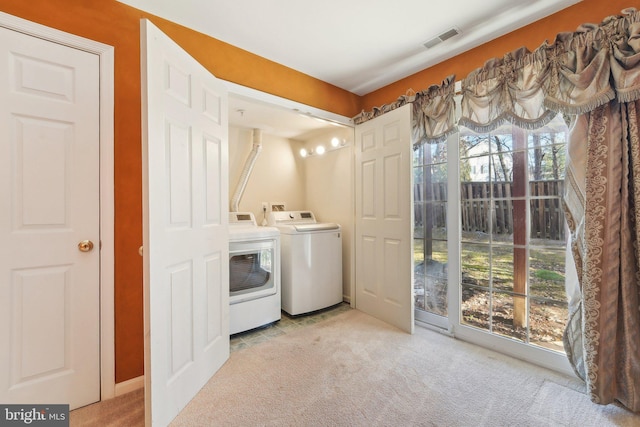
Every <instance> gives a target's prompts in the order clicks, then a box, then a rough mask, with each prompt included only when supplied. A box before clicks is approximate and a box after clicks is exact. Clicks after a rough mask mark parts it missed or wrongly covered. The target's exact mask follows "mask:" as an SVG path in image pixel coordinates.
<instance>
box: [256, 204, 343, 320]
mask: <svg viewBox="0 0 640 427" xmlns="http://www.w3.org/2000/svg"><path fill="white" fill-rule="evenodd" d="M268 225H269V226H272V227H275V228H277V229H278V230H280V245H281V246H280V248H281V251H280V253H281V267H282V310H284V311H285V312H287V313H288V314H290V315H297V314H304V313H309V312H312V311H316V310H320V309H323V308H326V307H330V306H332V305H336V304H339V303H341V302H342V232H341V229H340V225H339V224H335V223H318V222H316V219H315V216H314V215H313V213H312V212H310V211H276V212H270V213H269V219H268Z"/></svg>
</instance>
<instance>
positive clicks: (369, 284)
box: [355, 105, 414, 333]
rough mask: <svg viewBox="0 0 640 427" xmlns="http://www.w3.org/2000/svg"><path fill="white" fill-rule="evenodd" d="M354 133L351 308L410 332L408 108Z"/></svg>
mask: <svg viewBox="0 0 640 427" xmlns="http://www.w3.org/2000/svg"><path fill="white" fill-rule="evenodd" d="M355 133H356V147H355V157H356V167H355V169H356V174H355V175H356V176H355V188H356V229H355V240H356V242H355V245H356V257H355V258H356V284H355V288H356V292H355V294H356V302H355V307H356V308H357V309H359V310H362V311H364V312H365V313H368V314H370V315H372V316H374V317H376V318H378V319H380V320H383V321H385V322H387V323H390V324H392V325H394V326H397V327H398V328H400V329H402V330H404V331H407V332H409V333H413V325H414V322H413V320H414V319H413V315H414V313H413V305H414V302H413V290H412V289H413V268H412V246H413V245H412V238H411V230H412V224H413V215H412V205H413V200H412V191H411V189H412V186H411V172H412V168H411V161H412V149H411V105H405V106H403V107H401V108H398V109H396V110H394V111H392V112H390V113H387V114H384V115H382V116H380V117H377V118H375V119H373V120H370V121H368V122H365V123H363V124H361V125H358V126H356V130H355Z"/></svg>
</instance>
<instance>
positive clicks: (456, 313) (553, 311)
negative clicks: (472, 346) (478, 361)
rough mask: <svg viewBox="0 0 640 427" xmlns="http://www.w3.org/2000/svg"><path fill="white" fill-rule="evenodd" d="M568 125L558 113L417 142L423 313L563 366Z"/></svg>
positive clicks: (467, 334) (489, 342)
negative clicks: (534, 121)
mask: <svg viewBox="0 0 640 427" xmlns="http://www.w3.org/2000/svg"><path fill="white" fill-rule="evenodd" d="M567 135H568V129H567V126H566V124H565V122H564V120H563V119H562V117H561V116H558V117H556V118H555V119H554V120H553V121H552V122H550V123H549V124H548V125H547V126H545V127H544V128H541V129H537V130H524V129H520V128H518V127H515V126H512V125H508V126H503V127H501V128H499V129H497V130H495V131H493V132H491V133H487V134H476V133H473V132H471V131H469V130H468V129H465V128H461V129H460V131H459V133H458V134H456V135H454V136H451V137H449V140H448V141H446V142H442V143H437V144H427V143H418V144H415V145H414V156H413V180H414V183H413V189H414V193H413V197H414V234H413V237H414V251H413V257H414V299H415V312H416V313H415V316H416V320H418V321H422V322H425V323H428V324H431V325H434V326H437V327H440V328H442V329H447V330H449V331H450V332H452V333H453V334H455V335H456V336H459V337H461V338H463V339H467V340H470V341H475V342H478V343H480V344H482V345H486V346H490V347H492V348H496V349H500V350H503V351H504V352H506V353H511V354H513V355H516V356H518V357H523V358H525V359H526V358H528V357H526V355H527V354H532V353H531V352H533V353H536V352H538V353H536V354H535V356H534V357H533V358H534V359H536V360H538V361H541V362H542V364H543V365H548V366H550V367H557V365H558V364H562V365H563V366H562V367H561V370H565V368H566V367H567V366H568V364H566V363H564V362H562V359H566V357H565V356H564V354H563V352H564V350H563V346H562V333H563V331H564V327H565V323H566V319H567V302H566V296H565V291H564V263H565V248H566V233H565V220H564V215H563V212H562V205H561V197H562V194H563V183H564V168H565V150H566V138H567ZM527 349H528V350H527ZM536 349H538V350H536ZM540 351H541V352H542V353H539V352H540ZM554 355H556V356H554ZM557 356H559V357H557Z"/></svg>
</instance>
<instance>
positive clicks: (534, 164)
mask: <svg viewBox="0 0 640 427" xmlns="http://www.w3.org/2000/svg"><path fill="white" fill-rule="evenodd" d="M564 167H565V147H564V145H552V146H548V147H540V148H535V149H532V150H529V180H531V181H543V180H544V181H552V180H555V181H557V180H560V179H564Z"/></svg>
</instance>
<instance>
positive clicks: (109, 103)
mask: <svg viewBox="0 0 640 427" xmlns="http://www.w3.org/2000/svg"><path fill="white" fill-rule="evenodd" d="M0 26H2V27H5V28H8V29H10V30H13V31H17V32H20V33H23V34H27V35H30V36H34V37H38V38H40V39H44V40H48V41H51V42H54V43H58V44H62V45H65V46H68V47H72V48H74V49H79V50H83V51H85V52H89V53H92V54H95V55H98V56H99V58H100V242H101V250H100V266H101V268H100V396H101V400H105V399H110V398H113V397H115V331H114V319H115V312H114V309H115V307H114V271H113V266H114V188H113V162H114V159H113V145H114V132H113V124H114V119H113V110H114V108H113V106H114V48H113V46H109V45H106V44H103V43H100V42H96V41H93V40H89V39H86V38H83V37H79V36H76V35H73V34H69V33H65V32H62V31H59V30H56V29H53V28H49V27H46V26H44V25H40V24H37V23H35V22H31V21H27V20H25V19H22V18H18V17H16V16H12V15H9V14H7V13H4V12H0Z"/></svg>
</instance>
